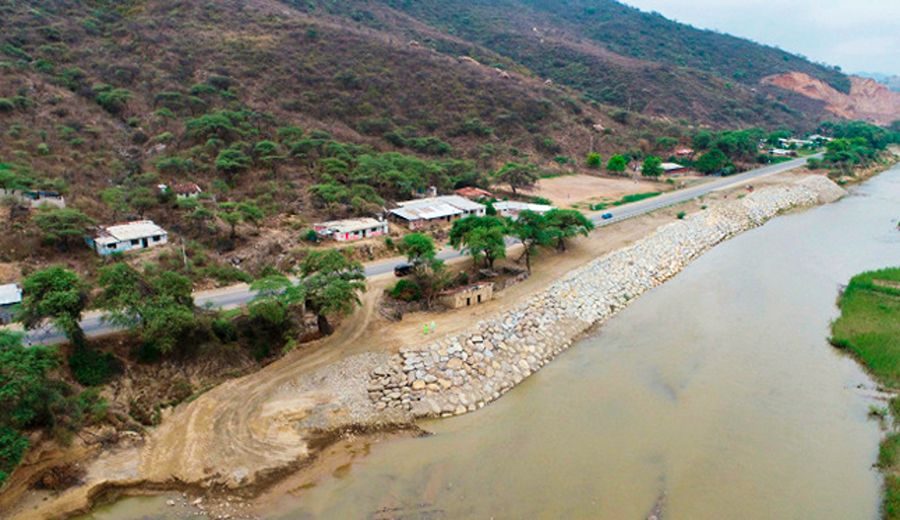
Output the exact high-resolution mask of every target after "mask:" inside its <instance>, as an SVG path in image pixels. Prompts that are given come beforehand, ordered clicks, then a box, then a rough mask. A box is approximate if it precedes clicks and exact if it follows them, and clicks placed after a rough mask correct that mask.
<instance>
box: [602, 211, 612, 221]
mask: <svg viewBox="0 0 900 520" xmlns="http://www.w3.org/2000/svg"><path fill="white" fill-rule="evenodd" d="M612 217H613V214H612V213H604V214H602V215H600V218H602V219H603V220H609V219H611V218H612Z"/></svg>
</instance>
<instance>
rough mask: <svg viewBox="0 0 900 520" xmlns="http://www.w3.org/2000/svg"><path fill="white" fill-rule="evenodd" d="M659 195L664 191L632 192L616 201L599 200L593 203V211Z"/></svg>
mask: <svg viewBox="0 0 900 520" xmlns="http://www.w3.org/2000/svg"><path fill="white" fill-rule="evenodd" d="M659 195H662V192H659V191H648V192H645V193H632V194H631V195H625V196H624V197H622V198H621V199H619V200H617V201H615V202H598V203H597V204H591V206H590V207H591V211H601V210H604V209H606V208H609V207H612V206H622V205H623V204H631V203H632V202H638V201H641V200H644V199H652V198H653V197H657V196H659Z"/></svg>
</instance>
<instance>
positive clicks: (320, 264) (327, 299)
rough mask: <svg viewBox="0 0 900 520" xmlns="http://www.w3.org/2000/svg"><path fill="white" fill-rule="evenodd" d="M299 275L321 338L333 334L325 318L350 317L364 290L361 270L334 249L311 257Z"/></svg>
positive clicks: (357, 263) (305, 260)
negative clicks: (334, 316)
mask: <svg viewBox="0 0 900 520" xmlns="http://www.w3.org/2000/svg"><path fill="white" fill-rule="evenodd" d="M300 274H301V277H302V278H301V282H300V283H301V285H302V286H303V288H304V290H305V293H306V300H305V304H306V308H307V309H308V310H309V311H311V312H313V313H315V315H316V322H317V323H318V327H319V332H320V333H322V334H324V335H329V334H331V333H332V332H334V328H333V327H332V326H331V324H330V323H329V322H328V316H330V315H335V314H337V315H347V314H350V313H351V312H352V311H353V309H354V308H355V307H356V306H358V305H361V304H362V302H361V301H360V299H359V293H360V292H364V291H365V290H366V281H365V280H366V276H365V274H364V272H363V266H362V264H360V263H359V262H356V261H353V260H350V259H349V258H347V257H346V256H344V254H343V253H341V252H340V251H338V250H336V249H331V250H328V251H315V252H312V253H310V255H309V256H307V257H306V258H305V259H304V260H303V262H302V263H301V264H300Z"/></svg>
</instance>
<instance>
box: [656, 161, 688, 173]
mask: <svg viewBox="0 0 900 520" xmlns="http://www.w3.org/2000/svg"><path fill="white" fill-rule="evenodd" d="M660 167H662V169H663V172H665V173H666V175H678V174H680V173H686V172H687V171H688V169H687V167H686V166H682V165H680V164H678V163H673V162H664V163H662V164H661V165H660Z"/></svg>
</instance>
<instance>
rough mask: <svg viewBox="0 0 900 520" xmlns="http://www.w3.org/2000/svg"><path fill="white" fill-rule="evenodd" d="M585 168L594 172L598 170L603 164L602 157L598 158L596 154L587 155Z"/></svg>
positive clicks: (598, 155)
mask: <svg viewBox="0 0 900 520" xmlns="http://www.w3.org/2000/svg"><path fill="white" fill-rule="evenodd" d="M586 162H587V166H588V168H593V169H595V170H599V169H600V166H601V165H602V164H603V157H602V156H600V154H599V153H597V152H591V153H589V154H587V160H586Z"/></svg>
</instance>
